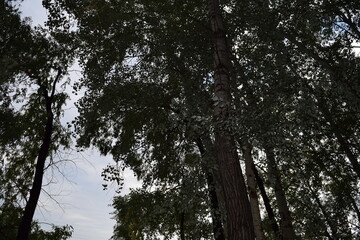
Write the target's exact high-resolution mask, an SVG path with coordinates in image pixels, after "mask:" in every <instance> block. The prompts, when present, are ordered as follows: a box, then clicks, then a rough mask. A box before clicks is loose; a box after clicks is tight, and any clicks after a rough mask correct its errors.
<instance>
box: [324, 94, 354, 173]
mask: <svg viewBox="0 0 360 240" xmlns="http://www.w3.org/2000/svg"><path fill="white" fill-rule="evenodd" d="M318 106H319V109H320V111H321V112H322V113H323V115H324V118H325V120H326V121H327V122H329V123H330V128H331V131H332V132H333V133H334V134H335V137H336V138H337V140H338V142H339V144H340V146H341V148H342V149H343V151H344V152H345V154H346V156H347V157H348V159H349V161H350V163H351V166H352V168H353V170H354V172H355V173H356V175H357V176H358V177H359V178H360V164H359V162H358V160H357V156H355V154H354V153H353V152H352V151H351V149H350V147H349V143H348V140H347V139H346V138H345V137H344V136H343V135H342V134H341V127H339V126H338V125H337V124H336V122H335V121H334V119H333V117H332V116H331V113H330V111H329V109H328V108H327V106H326V104H325V102H324V100H323V99H321V98H320V99H318Z"/></svg>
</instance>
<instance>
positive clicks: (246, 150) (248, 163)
mask: <svg viewBox="0 0 360 240" xmlns="http://www.w3.org/2000/svg"><path fill="white" fill-rule="evenodd" d="M251 150H252V146H251V144H250V143H246V144H245V146H243V154H244V159H245V171H246V177H247V185H248V191H249V198H250V206H251V212H252V217H253V224H254V231H255V237H256V240H265V235H264V231H263V228H262V223H261V215H260V208H259V200H258V195H257V192H256V180H255V174H254V171H253V167H252V166H253V165H254V161H253V158H252V155H251Z"/></svg>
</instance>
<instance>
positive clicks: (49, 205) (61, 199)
mask: <svg viewBox="0 0 360 240" xmlns="http://www.w3.org/2000/svg"><path fill="white" fill-rule="evenodd" d="M20 9H21V12H22V16H23V17H31V19H32V23H33V25H34V26H36V25H39V24H40V25H41V24H43V23H44V21H45V20H46V18H47V14H46V11H45V9H44V8H43V7H42V4H41V0H25V1H23V3H22V4H21V8H20ZM74 68H75V69H76V68H77V67H76V66H75V67H74ZM78 70H80V69H78ZM70 77H71V79H72V81H76V80H77V79H78V78H79V73H76V72H72V73H71V75H70ZM68 92H69V93H71V87H69V88H68ZM70 97H71V100H70V101H69V102H68V103H67V105H66V106H65V109H66V111H65V115H64V119H63V122H69V121H72V120H73V118H74V117H75V116H76V115H77V111H76V108H75V106H74V104H73V103H74V101H76V100H77V98H78V96H77V97H75V96H74V95H71V96H70ZM56 158H57V159H59V158H61V159H65V160H71V161H67V162H64V163H62V164H60V165H59V169H60V170H61V171H62V173H63V174H64V176H63V175H62V173H60V172H58V171H54V172H52V171H51V170H48V171H47V173H46V179H45V181H44V182H45V184H46V183H48V182H49V181H51V182H52V183H51V184H49V185H48V186H44V190H45V191H46V192H47V193H49V194H50V195H52V197H53V198H54V200H52V199H51V198H49V196H47V194H46V192H45V191H43V192H42V193H41V194H42V195H41V197H40V203H39V206H38V208H37V211H36V214H35V218H36V219H38V220H39V221H40V222H42V227H43V228H45V229H48V228H49V225H48V223H50V224H55V225H66V224H68V225H71V226H73V227H74V233H73V237H72V238H71V239H75V240H82V239H84V240H85V239H86V240H102V239H109V238H110V237H111V235H112V231H113V226H114V224H115V221H114V220H112V219H111V217H112V215H111V214H110V213H111V212H113V211H114V209H113V208H112V207H110V206H109V204H111V203H112V199H113V196H114V195H115V192H114V189H110V190H107V191H103V189H102V185H101V184H102V183H103V181H102V178H101V176H100V174H101V171H102V169H103V168H104V167H105V166H106V165H107V164H109V163H112V159H111V157H104V156H100V155H99V153H98V152H97V151H96V150H94V149H93V150H91V149H90V150H87V151H85V152H83V153H81V154H80V153H78V152H77V151H76V150H75V151H71V152H69V153H67V152H64V153H61V156H57V157H56ZM124 177H125V185H124V190H123V191H122V193H127V192H128V189H129V188H131V187H136V186H138V185H139V183H138V182H137V181H136V179H135V178H134V177H133V174H132V173H131V172H130V171H126V172H125V173H124Z"/></svg>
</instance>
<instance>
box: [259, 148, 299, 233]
mask: <svg viewBox="0 0 360 240" xmlns="http://www.w3.org/2000/svg"><path fill="white" fill-rule="evenodd" d="M265 153H266V159H267V162H268V171H269V179H270V182H271V184H272V186H273V188H274V192H275V198H276V203H277V206H278V209H279V214H280V218H281V219H280V220H281V221H280V229H281V233H282V237H283V239H284V240H293V239H295V232H294V228H293V225H292V219H291V215H290V210H289V207H288V204H287V200H286V197H285V192H284V189H283V186H282V183H281V180H280V179H281V178H280V174H279V170H278V169H277V164H276V161H275V155H274V152H273V150H272V149H271V148H269V147H266V148H265Z"/></svg>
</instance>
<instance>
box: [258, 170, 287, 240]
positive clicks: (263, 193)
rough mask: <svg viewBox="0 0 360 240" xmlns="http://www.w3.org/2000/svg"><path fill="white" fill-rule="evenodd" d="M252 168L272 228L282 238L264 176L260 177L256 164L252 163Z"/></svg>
mask: <svg viewBox="0 0 360 240" xmlns="http://www.w3.org/2000/svg"><path fill="white" fill-rule="evenodd" d="M252 168H253V172H254V174H255V178H256V183H257V185H258V187H259V190H260V194H261V197H262V199H263V202H264V205H265V209H266V212H267V214H268V217H269V220H270V222H271V228H272V230H273V231H274V234H275V236H276V239H278V240H282V236H281V232H280V230H279V225H278V224H277V221H276V219H275V213H274V210H273V209H272V207H271V204H270V199H269V197H268V195H267V193H266V190H265V187H264V182H263V180H262V178H261V177H260V175H259V172H258V170H257V169H256V167H255V164H253V165H252Z"/></svg>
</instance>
